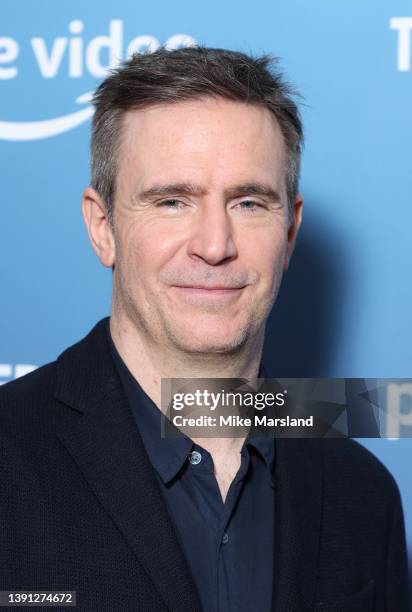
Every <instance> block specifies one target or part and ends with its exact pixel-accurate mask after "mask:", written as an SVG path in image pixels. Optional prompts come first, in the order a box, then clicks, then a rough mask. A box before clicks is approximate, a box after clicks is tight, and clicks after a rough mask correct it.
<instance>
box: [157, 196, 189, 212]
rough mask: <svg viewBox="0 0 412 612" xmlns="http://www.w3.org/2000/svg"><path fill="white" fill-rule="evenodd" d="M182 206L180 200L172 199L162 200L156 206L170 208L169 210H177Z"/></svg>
mask: <svg viewBox="0 0 412 612" xmlns="http://www.w3.org/2000/svg"><path fill="white" fill-rule="evenodd" d="M180 205H183V203H182V202H181V201H180V200H175V199H174V198H169V199H168V200H162V201H161V202H159V203H158V206H162V207H163V208H170V209H172V210H173V209H176V210H177V209H178V208H180V207H181V206H180Z"/></svg>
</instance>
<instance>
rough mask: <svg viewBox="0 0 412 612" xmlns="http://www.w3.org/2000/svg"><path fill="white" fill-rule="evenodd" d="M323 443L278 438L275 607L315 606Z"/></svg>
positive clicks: (281, 610) (282, 610) (304, 610)
mask: <svg viewBox="0 0 412 612" xmlns="http://www.w3.org/2000/svg"><path fill="white" fill-rule="evenodd" d="M321 443H322V441H321V440H316V439H297V438H296V439H293V438H288V439H285V438H278V439H276V462H275V487H276V493H275V498H276V509H275V543H274V544H275V557H274V558H275V586H274V601H273V612H286V611H287V612H289V611H292V610H293V611H296V612H297V611H299V612H309V611H310V610H313V609H314V604H315V595H316V587H317V569H318V554H319V541H320V529H321V508H322V494H323V491H322V461H321V446H320V444H321Z"/></svg>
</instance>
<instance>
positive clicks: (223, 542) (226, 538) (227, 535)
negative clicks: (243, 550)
mask: <svg viewBox="0 0 412 612" xmlns="http://www.w3.org/2000/svg"><path fill="white" fill-rule="evenodd" d="M228 542H229V534H228V533H224V534H223V538H222V544H227V543H228Z"/></svg>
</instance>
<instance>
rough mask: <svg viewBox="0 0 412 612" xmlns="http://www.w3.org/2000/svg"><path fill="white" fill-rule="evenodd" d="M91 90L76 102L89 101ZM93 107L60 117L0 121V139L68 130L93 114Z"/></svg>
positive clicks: (46, 135) (38, 136)
mask: <svg viewBox="0 0 412 612" xmlns="http://www.w3.org/2000/svg"><path fill="white" fill-rule="evenodd" d="M92 95H93V94H92V92H87V93H85V94H82V95H81V96H79V97H78V98H76V102H77V103H78V104H84V103H85V102H90V101H91V99H92ZM93 113H94V109H93V107H92V106H91V105H90V106H87V107H86V108H83V109H82V110H79V111H75V112H74V113H70V114H68V115H63V116H62V117H55V118H54V119H46V120H43V121H0V140H15V141H16V140H17V141H26V140H40V139H42V138H50V137H51V136H57V135H58V134H63V133H64V132H68V131H69V130H72V129H73V128H75V127H77V126H78V125H81V124H82V123H84V122H85V121H87V120H88V119H90V117H91V116H92V115H93Z"/></svg>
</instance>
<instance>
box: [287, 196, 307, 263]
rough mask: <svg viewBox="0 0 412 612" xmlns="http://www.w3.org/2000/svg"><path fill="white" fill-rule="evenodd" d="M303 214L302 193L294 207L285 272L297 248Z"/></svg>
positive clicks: (289, 230) (297, 197)
mask: <svg viewBox="0 0 412 612" xmlns="http://www.w3.org/2000/svg"><path fill="white" fill-rule="evenodd" d="M302 213H303V197H302V195H301V194H300V193H298V195H297V196H296V199H295V203H294V205H293V211H292V218H291V220H290V225H289V229H288V246H287V251H286V258H285V266H284V269H285V271H286V270H287V269H288V267H289V262H290V258H291V257H292V253H293V251H294V248H295V244H296V237H297V235H298V231H299V228H300V224H301V222H302Z"/></svg>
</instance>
